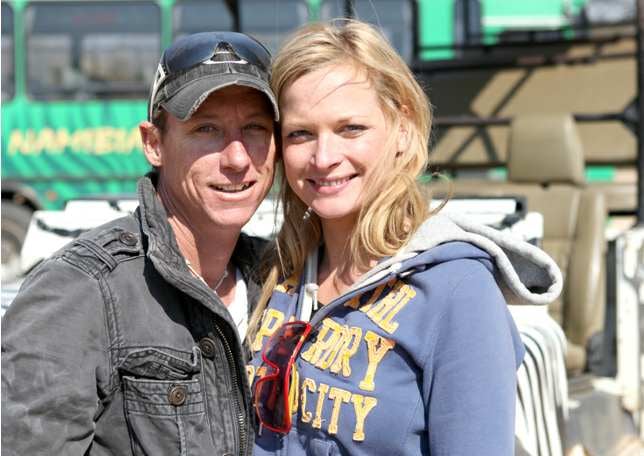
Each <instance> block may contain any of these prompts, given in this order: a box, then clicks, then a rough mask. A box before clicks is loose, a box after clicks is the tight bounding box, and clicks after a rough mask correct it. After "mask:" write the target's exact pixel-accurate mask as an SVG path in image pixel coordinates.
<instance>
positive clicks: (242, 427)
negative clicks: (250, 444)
mask: <svg viewBox="0 0 644 456" xmlns="http://www.w3.org/2000/svg"><path fill="white" fill-rule="evenodd" d="M214 326H215V329H216V330H217V333H218V334H219V338H220V340H221V341H222V344H223V345H224V351H225V352H226V359H227V361H228V365H229V366H230V376H231V379H232V382H233V387H235V388H234V389H235V390H236V394H235V395H234V397H233V403H234V405H235V407H234V408H235V412H236V413H237V424H238V426H239V453H238V454H239V455H241V456H244V455H245V454H246V441H247V440H248V439H247V433H248V430H247V425H246V416H245V415H244V410H243V408H242V406H241V404H240V395H241V392H240V390H239V388H237V387H238V386H240V385H239V377H238V375H237V364H235V360H234V357H233V352H232V350H231V348H230V344H229V343H228V339H227V338H226V337H225V336H224V333H223V331H222V330H221V328H220V327H219V325H218V324H217V323H215V325H214ZM242 386H243V385H242ZM242 389H243V388H242ZM241 399H242V401H243V398H241Z"/></svg>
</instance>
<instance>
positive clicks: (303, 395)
mask: <svg viewBox="0 0 644 456" xmlns="http://www.w3.org/2000/svg"><path fill="white" fill-rule="evenodd" d="M316 256H317V255H312V256H311V257H310V258H309V260H308V261H307V266H306V271H305V273H304V274H302V277H301V278H300V279H290V280H286V281H284V282H283V283H281V284H279V285H278V286H277V287H276V288H275V291H274V293H273V295H272V298H271V300H270V302H269V305H268V308H267V310H266V312H265V313H264V318H263V320H262V324H261V327H260V329H259V332H258V334H257V337H256V339H255V340H254V343H253V346H252V349H253V355H254V356H253V362H252V363H251V365H250V366H249V376H250V380H251V382H253V381H254V380H257V379H258V378H260V377H261V375H262V373H263V372H264V370H265V369H266V368H265V367H262V362H261V348H262V346H263V344H264V343H266V341H267V340H268V336H270V335H271V334H272V333H273V332H274V331H275V330H276V329H277V328H278V327H279V326H280V325H281V324H282V323H284V322H287V321H289V320H295V319H306V317H307V315H308V314H309V313H310V307H311V305H312V303H313V302H315V300H316V296H315V290H316V286H315V285H314V284H313V283H312V282H314V281H315V277H316V276H317V274H316V265H317V258H316ZM561 285H562V283H561V273H560V272H559V270H558V268H557V266H556V265H555V264H554V262H553V261H552V260H551V259H550V258H549V257H548V256H547V255H546V254H545V253H543V252H542V251H541V250H539V249H537V248H535V247H533V246H530V245H528V244H525V243H522V242H520V241H517V240H515V239H511V238H508V237H506V236H503V235H501V234H500V233H499V232H498V231H496V230H493V229H490V228H487V227H483V226H477V225H475V224H471V223H469V222H468V221H467V220H466V219H460V218H456V217H453V216H450V217H449V218H448V217H446V216H440V215H439V216H434V217H431V218H430V219H428V220H427V221H426V222H425V223H424V224H423V225H422V226H421V227H420V229H419V230H418V232H417V233H416V234H415V235H414V237H413V238H412V240H411V241H410V242H409V243H408V244H407V246H406V247H405V248H403V249H402V250H401V251H400V252H399V253H398V254H396V255H394V256H393V257H390V258H387V259H385V260H383V261H381V262H380V263H379V264H378V265H377V266H376V267H375V268H374V269H372V270H371V271H369V272H368V273H367V274H365V275H363V276H362V277H361V278H360V280H359V281H358V282H357V283H356V284H354V285H353V286H352V287H351V289H349V290H348V291H346V292H345V293H343V294H342V295H341V296H339V297H338V298H336V299H334V300H333V302H331V303H329V304H327V305H325V306H323V307H321V308H320V310H318V311H317V313H315V315H314V316H313V318H312V319H311V321H310V323H311V325H312V326H313V331H312V333H311V335H310V336H309V338H308V340H307V341H306V342H305V343H304V345H303V347H302V350H301V352H300V355H299V356H298V358H297V360H296V363H295V368H296V373H295V374H294V377H293V380H292V382H291V385H292V386H291V388H292V397H291V403H292V412H293V415H292V423H293V424H292V428H291V432H290V433H289V434H288V435H286V436H283V435H281V434H278V433H274V432H272V431H270V430H268V429H266V428H262V429H261V430H260V433H259V434H258V437H257V439H256V445H255V454H256V455H263V454H290V455H300V454H308V455H335V454H352V455H420V454H432V455H450V456H453V455H468V456H470V455H477V456H484V455H490V456H499V455H512V454H513V448H514V412H515V395H516V368H517V367H518V366H519V364H520V363H521V360H522V359H523V354H524V348H523V344H522V342H521V340H520V337H519V335H518V332H517V329H516V327H515V325H514V322H513V320H512V317H511V316H510V314H509V312H508V309H507V306H506V303H515V304H518V303H532V304H545V303H547V302H549V301H552V300H554V299H555V298H556V297H557V295H558V294H559V292H560V291H561Z"/></svg>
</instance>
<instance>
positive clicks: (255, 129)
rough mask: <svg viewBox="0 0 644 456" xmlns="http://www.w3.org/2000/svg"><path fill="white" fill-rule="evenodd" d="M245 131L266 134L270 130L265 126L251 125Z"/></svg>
mask: <svg viewBox="0 0 644 456" xmlns="http://www.w3.org/2000/svg"><path fill="white" fill-rule="evenodd" d="M244 130H246V131H251V132H262V133H263V132H265V131H266V130H268V128H266V127H265V126H264V125H261V124H249V125H246V126H245V127H244Z"/></svg>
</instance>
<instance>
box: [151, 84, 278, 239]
mask: <svg viewBox="0 0 644 456" xmlns="http://www.w3.org/2000/svg"><path fill="white" fill-rule="evenodd" d="M166 116H167V118H166V124H165V128H164V133H163V135H161V134H160V133H159V132H158V130H156V129H155V135H154V137H155V138H158V143H157V144H156V146H155V147H153V149H155V150H156V153H155V150H151V149H150V147H149V146H148V145H146V147H145V149H146V156H147V157H148V161H150V163H151V164H152V165H154V166H156V167H157V168H158V169H159V176H160V177H159V185H158V192H159V195H160V196H161V199H162V200H163V203H164V205H165V206H166V209H167V210H168V213H169V214H171V215H173V216H177V217H179V218H180V219H181V220H182V222H183V223H184V224H185V225H187V226H189V227H191V228H192V229H196V230H199V231H202V230H210V229H212V228H224V229H225V228H236V229H240V228H241V227H242V226H243V225H244V224H246V222H247V221H248V220H249V219H250V218H251V216H252V215H253V213H254V212H255V210H256V209H257V207H258V206H259V204H260V202H261V201H262V200H263V199H264V197H265V196H266V193H267V192H268V190H269V189H270V187H271V184H272V182H273V168H274V162H275V139H274V134H273V133H274V131H273V112H272V109H271V107H270V104H269V102H268V100H267V99H266V97H265V95H263V94H262V93H261V92H259V91H257V90H254V89H251V88H248V87H243V86H230V87H226V88H223V89H220V90H217V91H216V92H214V93H212V94H211V95H210V96H209V97H208V98H207V99H206V101H204V102H203V103H202V105H201V106H200V107H199V109H198V110H197V112H195V113H194V114H193V115H192V117H191V118H190V119H189V120H187V121H185V122H182V121H180V120H178V119H177V118H176V117H174V116H172V115H171V114H169V113H167V114H166ZM152 128H153V127H152ZM144 142H146V140H145V134H144Z"/></svg>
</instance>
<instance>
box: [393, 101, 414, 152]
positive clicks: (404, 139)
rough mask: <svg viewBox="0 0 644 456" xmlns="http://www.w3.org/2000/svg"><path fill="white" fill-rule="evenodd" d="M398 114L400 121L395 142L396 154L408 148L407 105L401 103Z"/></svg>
mask: <svg viewBox="0 0 644 456" xmlns="http://www.w3.org/2000/svg"><path fill="white" fill-rule="evenodd" d="M400 114H401V115H400V123H399V126H398V142H397V144H396V150H397V151H398V155H400V154H401V153H403V152H404V151H406V150H407V149H408V148H409V143H410V140H411V138H410V132H409V108H407V105H402V106H401V107H400Z"/></svg>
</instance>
